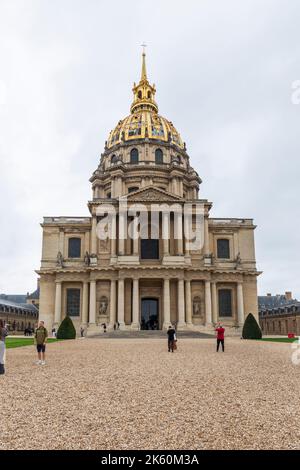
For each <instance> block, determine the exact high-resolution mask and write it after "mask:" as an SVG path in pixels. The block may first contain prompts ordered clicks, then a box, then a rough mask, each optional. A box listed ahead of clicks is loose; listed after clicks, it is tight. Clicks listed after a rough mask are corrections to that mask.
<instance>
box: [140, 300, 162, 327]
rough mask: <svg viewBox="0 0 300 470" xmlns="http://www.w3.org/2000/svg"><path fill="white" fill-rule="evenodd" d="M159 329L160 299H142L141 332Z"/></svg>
mask: <svg viewBox="0 0 300 470" xmlns="http://www.w3.org/2000/svg"><path fill="white" fill-rule="evenodd" d="M158 329H159V322H158V299H142V309H141V330H158Z"/></svg>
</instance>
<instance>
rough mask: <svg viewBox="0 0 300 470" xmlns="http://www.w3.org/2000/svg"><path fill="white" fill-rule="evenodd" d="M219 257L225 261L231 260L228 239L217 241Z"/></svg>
mask: <svg viewBox="0 0 300 470" xmlns="http://www.w3.org/2000/svg"><path fill="white" fill-rule="evenodd" d="M217 256H218V258H223V259H229V258H230V247H229V240H228V239H227V238H224V239H223V238H219V240H217Z"/></svg>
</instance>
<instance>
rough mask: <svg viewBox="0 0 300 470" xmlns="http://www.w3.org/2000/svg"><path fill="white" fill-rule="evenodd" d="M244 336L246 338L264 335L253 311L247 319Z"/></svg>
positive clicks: (259, 337)
mask: <svg viewBox="0 0 300 470" xmlns="http://www.w3.org/2000/svg"><path fill="white" fill-rule="evenodd" d="M242 336H243V338H244V339H261V337H262V333H261V329H260V327H259V324H258V323H257V321H256V319H255V317H254V315H252V313H249V315H248V316H247V318H246V320H245V323H244V327H243V333H242Z"/></svg>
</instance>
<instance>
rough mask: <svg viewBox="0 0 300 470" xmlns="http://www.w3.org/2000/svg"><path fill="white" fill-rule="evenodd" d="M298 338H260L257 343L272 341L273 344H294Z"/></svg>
mask: <svg viewBox="0 0 300 470" xmlns="http://www.w3.org/2000/svg"><path fill="white" fill-rule="evenodd" d="M297 340H298V337H297V336H296V338H262V339H260V340H259V341H273V342H274V343H294V341H297Z"/></svg>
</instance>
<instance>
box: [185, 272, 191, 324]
mask: <svg viewBox="0 0 300 470" xmlns="http://www.w3.org/2000/svg"><path fill="white" fill-rule="evenodd" d="M185 313H186V322H187V324H188V325H191V324H192V323H193V322H192V292H191V281H185Z"/></svg>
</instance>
